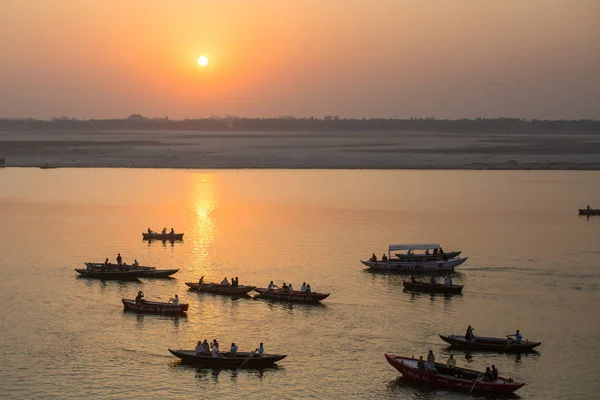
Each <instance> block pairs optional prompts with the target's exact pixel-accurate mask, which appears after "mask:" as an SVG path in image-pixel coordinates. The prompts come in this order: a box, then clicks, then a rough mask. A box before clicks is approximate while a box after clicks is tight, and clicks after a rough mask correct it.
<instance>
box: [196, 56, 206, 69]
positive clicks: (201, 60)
mask: <svg viewBox="0 0 600 400" xmlns="http://www.w3.org/2000/svg"><path fill="white" fill-rule="evenodd" d="M198 65H199V66H201V67H206V66H207V65H208V57H206V56H200V57H198Z"/></svg>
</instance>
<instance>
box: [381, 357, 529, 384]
mask: <svg viewBox="0 0 600 400" xmlns="http://www.w3.org/2000/svg"><path fill="white" fill-rule="evenodd" d="M385 358H386V360H387V361H388V362H389V363H390V365H391V366H392V367H394V368H396V369H397V370H398V372H400V373H401V374H402V376H404V377H405V378H407V379H409V380H412V381H415V382H418V383H422V384H424V385H427V386H431V387H434V388H441V389H454V390H462V391H467V392H483V393H494V394H509V393H512V392H514V391H516V390H518V389H520V388H521V387H523V386H525V384H524V383H520V382H515V381H513V380H512V379H511V378H503V377H500V376H498V377H497V378H495V379H488V380H486V379H480V378H482V377H483V376H484V373H483V372H480V371H475V370H471V369H466V368H460V367H454V368H449V367H448V366H446V365H443V364H439V363H432V364H433V365H434V367H435V369H434V370H426V369H424V368H420V367H419V366H418V363H419V360H416V359H415V358H410V357H404V356H397V355H392V354H389V353H386V354H385Z"/></svg>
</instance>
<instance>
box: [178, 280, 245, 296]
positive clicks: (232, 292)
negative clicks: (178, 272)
mask: <svg viewBox="0 0 600 400" xmlns="http://www.w3.org/2000/svg"><path fill="white" fill-rule="evenodd" d="M185 284H186V285H188V286H189V288H190V289H192V290H196V291H198V292H203V293H213V294H221V295H225V296H242V295H245V294H248V293H249V292H251V291H253V290H254V289H256V286H236V287H233V286H231V285H229V286H227V285H221V284H220V283H204V284H202V285H200V284H199V283H198V282H186V283H185Z"/></svg>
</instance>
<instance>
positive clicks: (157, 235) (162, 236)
mask: <svg viewBox="0 0 600 400" xmlns="http://www.w3.org/2000/svg"><path fill="white" fill-rule="evenodd" d="M142 237H143V238H144V240H183V233H175V234H173V235H171V234H168V233H167V234H162V233H144V232H142Z"/></svg>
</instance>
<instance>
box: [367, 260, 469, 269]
mask: <svg viewBox="0 0 600 400" xmlns="http://www.w3.org/2000/svg"><path fill="white" fill-rule="evenodd" d="M468 258H469V257H462V258H454V259H452V260H448V261H443V262H442V261H422V262H421V261H419V262H415V261H401V260H398V259H393V260H388V261H363V260H361V261H360V262H361V263H363V264H364V265H366V266H367V267H369V268H370V269H373V270H379V271H395V272H411V273H423V272H426V273H432V272H452V271H454V268H456V267H458V266H459V265H461V264H462V263H464V262H465V261H467V259H468Z"/></svg>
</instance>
